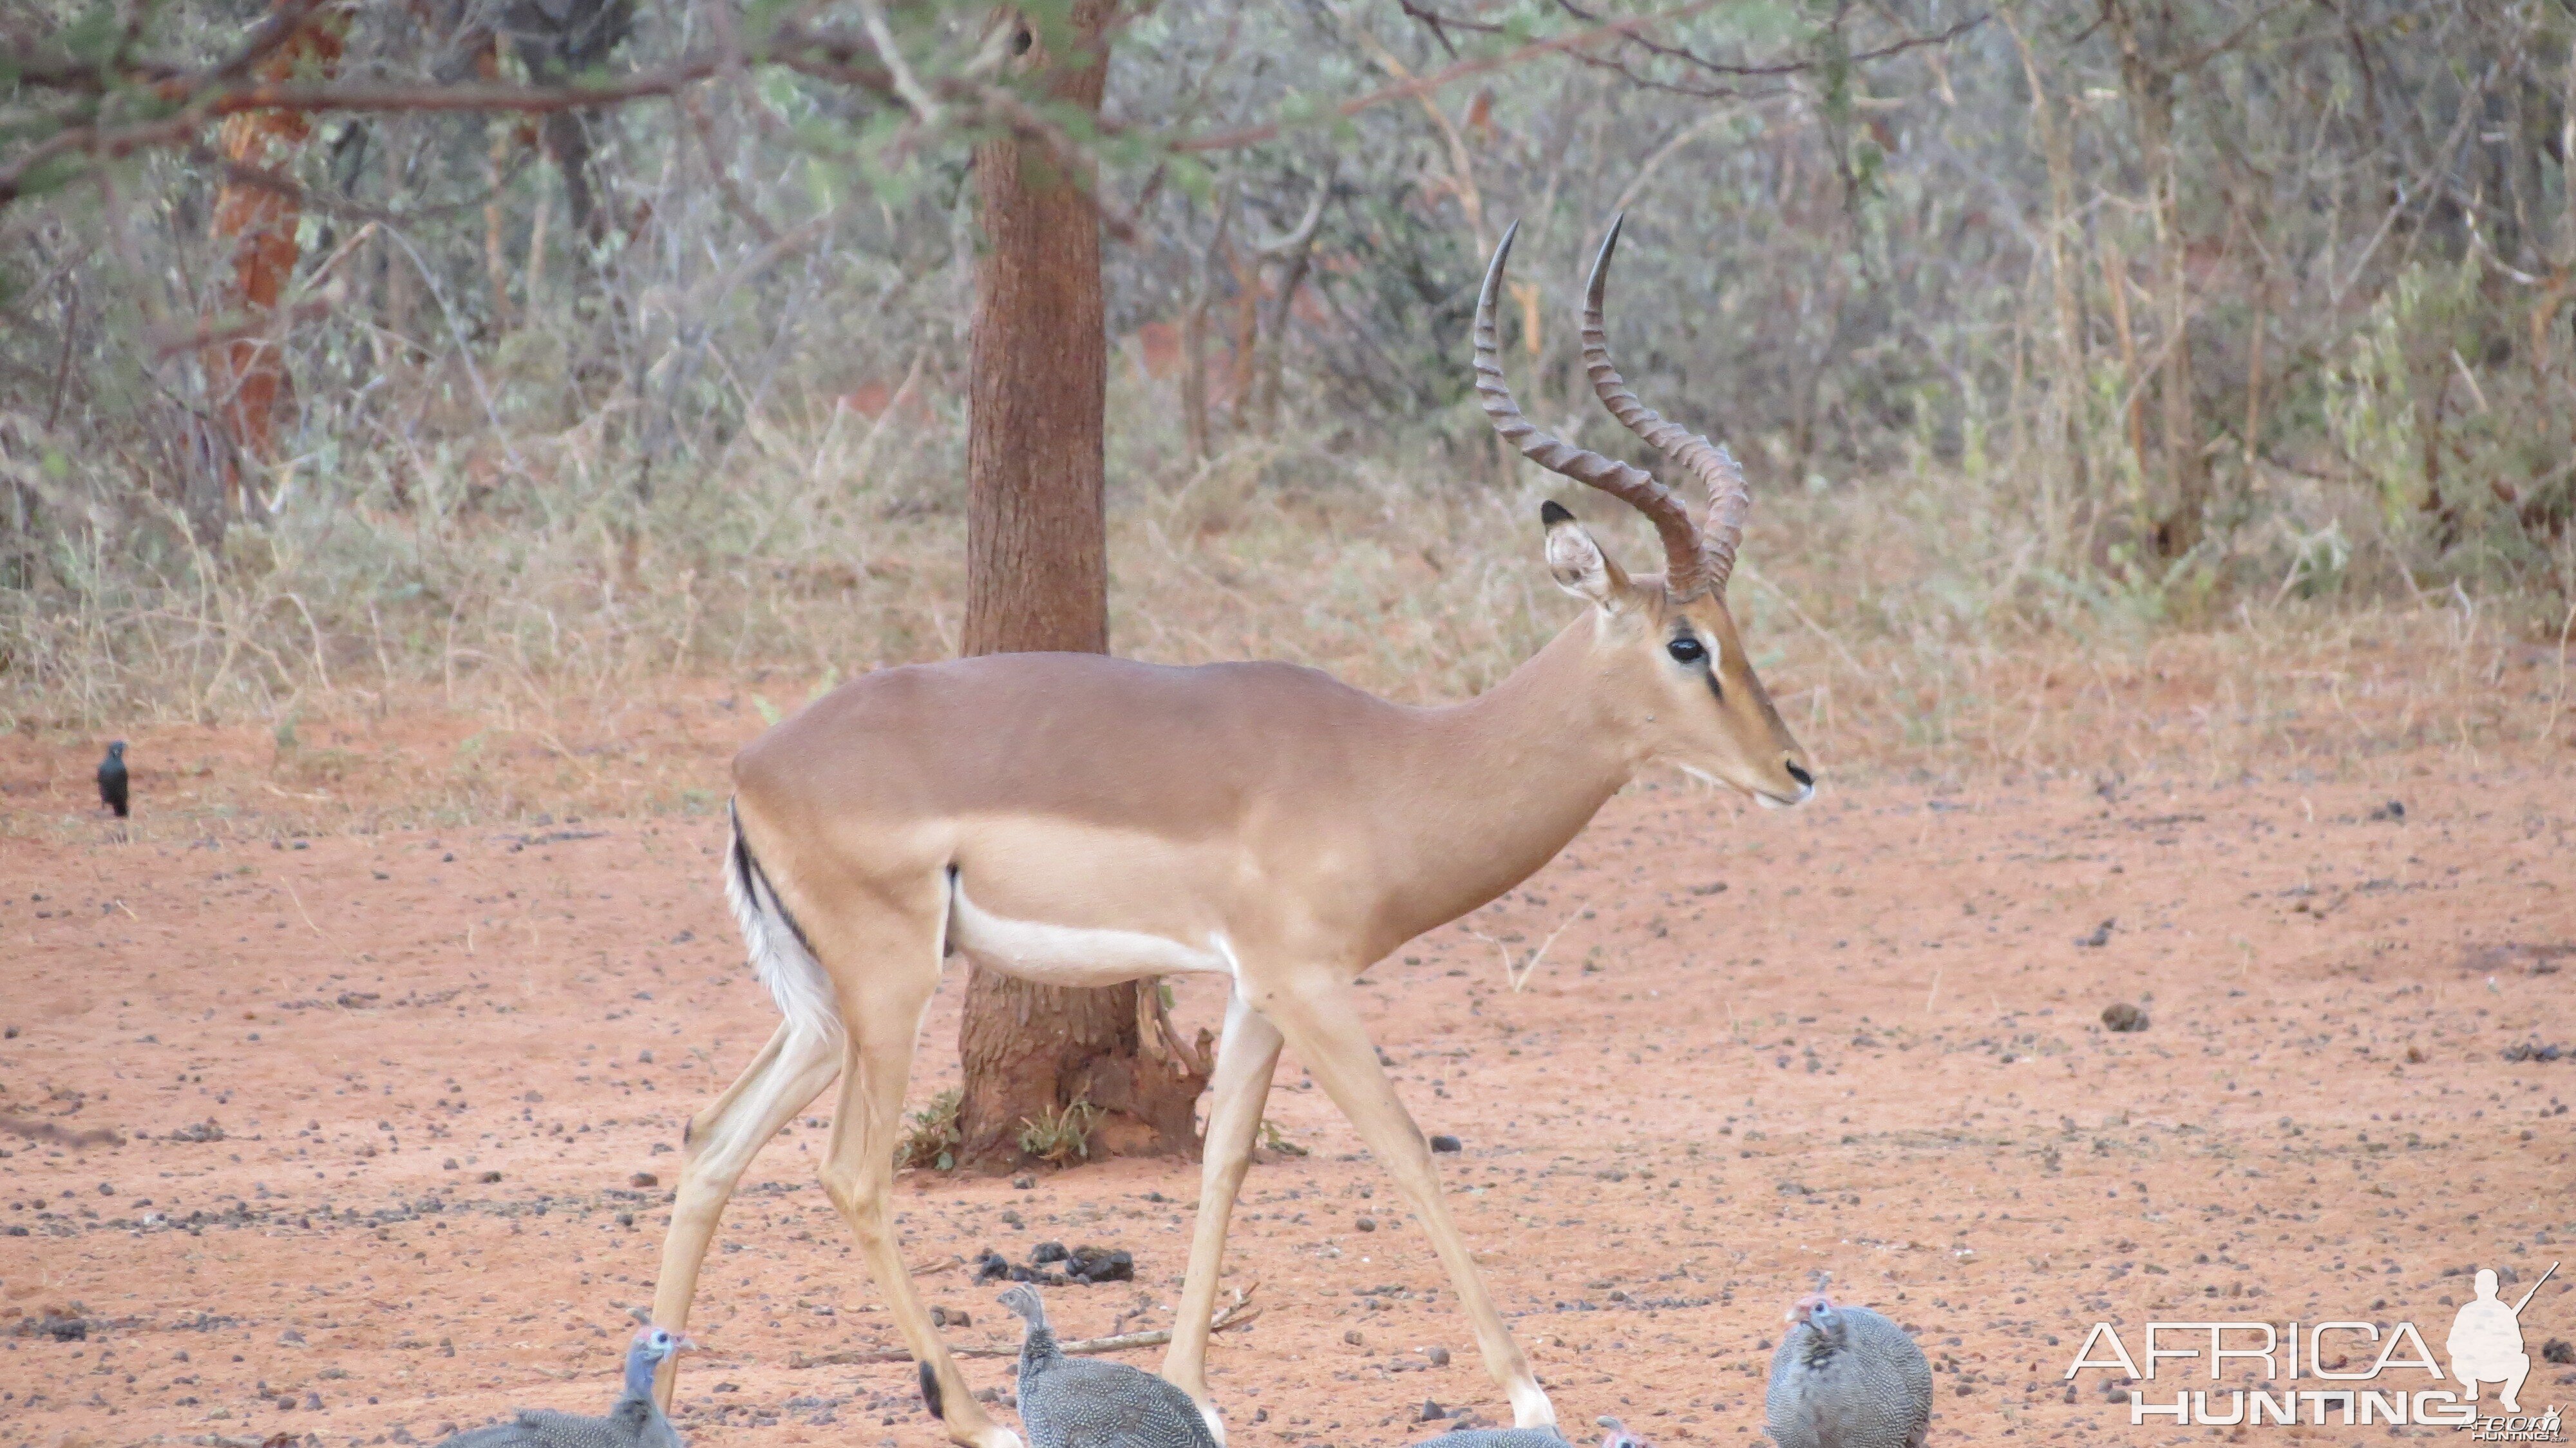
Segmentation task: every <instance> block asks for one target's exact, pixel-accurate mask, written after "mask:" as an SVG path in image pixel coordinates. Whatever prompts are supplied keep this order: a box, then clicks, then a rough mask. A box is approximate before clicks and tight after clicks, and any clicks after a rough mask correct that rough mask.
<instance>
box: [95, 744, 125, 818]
mask: <svg viewBox="0 0 2576 1448" xmlns="http://www.w3.org/2000/svg"><path fill="white" fill-rule="evenodd" d="M98 802H99V803H101V804H103V805H106V806H107V807H108V808H109V809H112V810H114V811H116V817H117V818H118V819H123V818H125V816H126V813H127V811H126V804H125V741H124V740H122V739H119V740H117V741H116V742H115V743H113V744H111V745H109V746H107V757H106V758H105V759H102V760H100V761H99V762H98Z"/></svg>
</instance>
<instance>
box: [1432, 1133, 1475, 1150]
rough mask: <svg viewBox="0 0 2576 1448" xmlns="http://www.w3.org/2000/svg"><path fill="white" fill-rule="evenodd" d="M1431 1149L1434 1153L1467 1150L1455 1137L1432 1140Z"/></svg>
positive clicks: (1441, 1137) (1439, 1137)
mask: <svg viewBox="0 0 2576 1448" xmlns="http://www.w3.org/2000/svg"><path fill="white" fill-rule="evenodd" d="M1431 1149H1432V1150H1433V1151H1451V1152H1455V1151H1465V1150H1466V1149H1467V1148H1466V1147H1465V1146H1464V1145H1463V1144H1461V1143H1460V1142H1459V1140H1458V1138H1456V1137H1454V1136H1435V1137H1433V1138H1431Z"/></svg>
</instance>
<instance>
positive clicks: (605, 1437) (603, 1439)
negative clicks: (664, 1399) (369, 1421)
mask: <svg viewBox="0 0 2576 1448" xmlns="http://www.w3.org/2000/svg"><path fill="white" fill-rule="evenodd" d="M688 1346H691V1343H690V1342H689V1340H688V1339H687V1338H684V1337H679V1336H676V1335H674V1334H673V1333H672V1332H671V1330H670V1329H668V1328H663V1327H648V1328H646V1329H644V1330H643V1331H642V1332H639V1333H637V1334H635V1345H634V1346H633V1347H631V1348H628V1349H627V1350H626V1388H625V1391H623V1392H621V1393H619V1394H618V1395H617V1405H616V1406H615V1407H613V1408H610V1409H609V1410H608V1416H607V1417H604V1418H585V1417H583V1416H581V1415H580V1414H578V1413H554V1412H547V1411H545V1410H543V1409H537V1408H523V1409H521V1410H520V1411H519V1416H518V1417H516V1418H514V1419H512V1420H510V1421H509V1422H507V1423H495V1424H493V1425H491V1426H490V1427H488V1428H468V1429H466V1430H465V1431H464V1432H462V1433H458V1434H456V1435H455V1436H453V1437H451V1438H449V1439H448V1440H447V1441H446V1442H444V1443H441V1444H440V1445H439V1448H680V1435H679V1434H678V1433H677V1432H676V1431H674V1430H673V1429H672V1427H671V1420H670V1419H668V1418H665V1417H663V1416H662V1409H661V1408H660V1406H658V1405H657V1404H655V1403H654V1401H653V1374H654V1373H655V1372H656V1371H658V1370H659V1369H660V1368H661V1366H662V1359H664V1358H666V1357H669V1356H670V1355H671V1354H673V1353H675V1352H678V1351H679V1350H680V1349H682V1348H684V1347H688Z"/></svg>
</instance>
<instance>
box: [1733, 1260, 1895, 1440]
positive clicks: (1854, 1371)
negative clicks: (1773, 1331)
mask: <svg viewBox="0 0 2576 1448" xmlns="http://www.w3.org/2000/svg"><path fill="white" fill-rule="evenodd" d="M1789 1322H1790V1327H1789V1331H1788V1333H1787V1335H1785V1336H1783V1337H1782V1338H1781V1339H1780V1350H1779V1351H1778V1352H1776V1353H1774V1354H1772V1357H1771V1391H1770V1394H1769V1396H1768V1397H1767V1398H1766V1399H1765V1400H1764V1403H1763V1407H1764V1408H1765V1410H1766V1412H1767V1415H1768V1417H1769V1418H1770V1423H1769V1425H1768V1426H1769V1429H1770V1433H1771V1438H1772V1441H1774V1442H1776V1443H1778V1444H1779V1445H1780V1448H1922V1445H1923V1440H1924V1437H1925V1435H1926V1434H1927V1433H1928V1432H1929V1431H1930V1429H1931V1425H1932V1365H1931V1364H1930V1363H1928V1362H1926V1361H1924V1358H1923V1349H1921V1348H1919V1347H1916V1346H1915V1345H1914V1339H1912V1338H1910V1337H1907V1336H1906V1335H1905V1329H1903V1328H1901V1327H1898V1326H1897V1325H1896V1324H1895V1323H1892V1322H1890V1321H1888V1320H1887V1319H1886V1318H1884V1317H1881V1316H1879V1315H1878V1314H1877V1313H1875V1312H1872V1311H1870V1310H1869V1309H1868V1308H1866V1307H1837V1306H1835V1305H1834V1304H1833V1303H1832V1302H1831V1301H1829V1300H1827V1298H1826V1297H1825V1295H1824V1294H1823V1293H1821V1292H1818V1293H1814V1294H1812V1295H1810V1296H1807V1297H1802V1298H1799V1299H1798V1305H1797V1306H1795V1307H1793V1308H1791V1309H1789Z"/></svg>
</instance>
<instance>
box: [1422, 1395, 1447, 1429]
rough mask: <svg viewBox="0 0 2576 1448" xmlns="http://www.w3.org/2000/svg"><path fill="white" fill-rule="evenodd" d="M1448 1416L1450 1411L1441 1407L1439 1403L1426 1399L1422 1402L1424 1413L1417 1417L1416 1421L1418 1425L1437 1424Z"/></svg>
mask: <svg viewBox="0 0 2576 1448" xmlns="http://www.w3.org/2000/svg"><path fill="white" fill-rule="evenodd" d="M1448 1416H1449V1410H1448V1409H1446V1408H1443V1407H1441V1406H1440V1404H1439V1403H1438V1402H1436V1401H1434V1400H1432V1399H1430V1398H1425V1399H1423V1400H1422V1411H1421V1412H1420V1413H1419V1414H1417V1415H1416V1416H1415V1418H1414V1421H1415V1422H1417V1423H1437V1422H1439V1421H1440V1420H1441V1419H1443V1418H1446V1417H1448Z"/></svg>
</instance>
